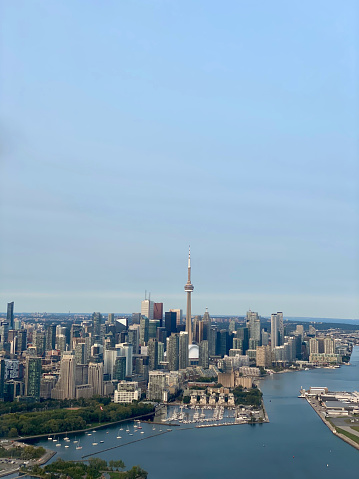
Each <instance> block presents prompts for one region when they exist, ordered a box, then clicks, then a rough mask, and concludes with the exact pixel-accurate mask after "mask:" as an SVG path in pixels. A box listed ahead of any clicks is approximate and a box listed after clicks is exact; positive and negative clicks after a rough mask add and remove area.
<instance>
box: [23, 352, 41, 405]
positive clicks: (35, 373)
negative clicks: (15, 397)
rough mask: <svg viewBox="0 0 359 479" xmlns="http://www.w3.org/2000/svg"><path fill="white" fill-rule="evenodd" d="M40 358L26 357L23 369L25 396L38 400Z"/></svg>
mask: <svg viewBox="0 0 359 479" xmlns="http://www.w3.org/2000/svg"><path fill="white" fill-rule="evenodd" d="M40 382H41V358H34V357H27V358H26V369H25V396H30V397H33V398H35V400H36V401H40Z"/></svg>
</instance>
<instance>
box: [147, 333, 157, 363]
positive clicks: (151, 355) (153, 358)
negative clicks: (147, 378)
mask: <svg viewBox="0 0 359 479" xmlns="http://www.w3.org/2000/svg"><path fill="white" fill-rule="evenodd" d="M147 354H148V365H149V369H150V371H154V370H155V369H158V341H157V339H154V338H152V339H150V340H149V341H148V346H147Z"/></svg>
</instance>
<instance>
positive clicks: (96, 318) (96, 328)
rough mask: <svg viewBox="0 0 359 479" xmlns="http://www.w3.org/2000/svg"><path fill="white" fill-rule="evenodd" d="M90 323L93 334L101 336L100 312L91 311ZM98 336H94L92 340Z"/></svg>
mask: <svg viewBox="0 0 359 479" xmlns="http://www.w3.org/2000/svg"><path fill="white" fill-rule="evenodd" d="M92 324H93V336H98V338H99V337H100V336H101V324H102V314H101V313H93V315H92ZM98 338H94V341H95V340H97V339H98Z"/></svg>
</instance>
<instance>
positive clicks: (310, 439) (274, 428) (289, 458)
mask: <svg viewBox="0 0 359 479" xmlns="http://www.w3.org/2000/svg"><path fill="white" fill-rule="evenodd" d="M358 371H359V347H355V348H354V351H353V355H352V358H351V365H350V366H345V367H341V368H336V369H312V370H309V371H300V372H288V373H283V374H273V375H271V376H268V377H267V378H265V379H264V380H262V381H260V388H261V390H262V392H263V396H264V404H265V408H266V411H267V413H268V416H269V418H270V422H269V423H268V424H255V425H254V426H252V425H246V424H244V425H242V426H241V427H228V426H229V425H227V424H224V423H231V424H234V417H232V418H231V417H229V418H227V415H229V416H230V415H233V414H234V411H233V410H228V411H227V413H226V411H224V414H223V419H222V420H221V426H222V427H216V426H214V424H216V422H215V421H208V422H207V421H204V422H196V423H190V424H183V423H179V422H178V421H177V420H176V421H175V420H174V421H171V423H170V424H171V425H170V426H167V425H166V424H165V422H162V421H161V422H160V424H155V423H147V422H144V421H141V424H140V427H142V429H141V430H139V429H138V427H137V428H134V425H137V426H138V423H135V422H134V421H127V422H124V423H123V425H121V428H122V429H123V430H122V431H121V430H119V427H118V425H114V426H112V427H108V428H107V429H102V430H97V433H96V434H97V438H98V440H103V441H104V443H103V444H101V446H102V447H100V446H97V447H93V446H92V440H91V439H92V438H91V436H90V437H88V436H87V434H86V433H83V434H79V433H76V437H77V440H80V444H81V446H83V449H82V450H77V449H76V448H75V444H74V445H72V444H71V447H70V448H68V449H65V448H63V447H60V448H57V447H56V442H54V441H49V440H48V439H47V437H48V436H46V437H44V438H43V439H41V440H40V441H37V443H36V444H37V445H42V446H44V447H47V448H51V449H52V450H53V451H55V452H57V454H56V456H55V457H62V458H63V459H69V460H79V459H83V458H85V456H86V457H87V456H88V455H89V454H90V456H88V457H101V458H103V459H105V460H108V461H109V460H111V459H118V458H121V459H122V460H124V462H125V463H126V466H129V467H131V466H132V465H136V464H138V463H139V462H140V463H141V466H142V467H144V468H145V469H146V470H147V471H149V478H151V477H153V478H156V479H168V470H171V478H172V479H182V478H183V477H187V478H189V479H192V478H193V479H198V478H199V477H207V478H209V479H216V478H217V477H223V476H226V475H227V476H228V477H231V476H236V474H238V464H239V463H240V464H241V475H242V474H243V475H248V477H251V476H253V467H254V466H253V465H254V464H255V470H256V477H259V476H260V475H265V476H266V478H268V479H276V478H278V477H281V475H282V472H283V470H286V474H287V475H288V477H291V479H292V478H293V479H302V478H303V475H304V476H307V477H314V476H318V477H321V475H323V474H325V477H326V479H337V478H338V477H344V476H347V477H353V476H352V471H355V470H357V468H358V467H359V452H358V451H357V450H356V449H354V448H353V447H351V446H350V445H349V444H346V443H345V442H344V441H342V440H341V439H339V438H338V437H337V436H336V435H335V434H333V433H332V432H331V431H330V430H329V429H328V428H327V427H326V426H325V425H324V424H323V422H322V421H321V419H319V417H318V415H317V414H316V413H315V412H314V411H313V409H312V408H309V407H308V405H307V403H306V401H303V400H302V399H299V398H298V391H299V390H300V388H301V386H304V387H306V389H309V387H310V386H311V385H316V384H320V385H323V384H324V385H326V386H327V387H328V389H329V390H332V391H337V390H342V391H355V390H358ZM161 409H163V416H161V417H162V419H165V420H167V418H172V416H173V415H174V413H176V415H177V418H178V417H180V415H181V412H183V413H184V416H185V420H187V419H186V414H188V415H189V416H188V419H189V420H193V415H194V414H195V412H197V413H199V419H201V417H200V416H201V414H202V410H201V409H200V410H198V409H197V410H196V409H195V408H194V409H191V408H183V411H181V408H180V407H179V406H168V407H167V406H166V407H164V408H161ZM203 413H204V414H205V416H206V417H213V413H214V411H213V409H212V410H210V409H204V411H203ZM217 414H218V413H217ZM175 417H176V416H175ZM202 419H203V418H202ZM177 423H178V424H177ZM217 424H218V423H217ZM207 425H213V426H212V427H197V426H207ZM121 428H120V429H121ZM167 429H171V431H168V430H167ZM126 430H128V431H130V432H131V433H132V434H133V436H129V433H128V432H126ZM133 430H135V431H136V430H137V432H133ZM140 431H143V432H144V434H140ZM107 432H108V433H107ZM119 433H120V435H122V439H117V438H116V437H117V435H118V434H119ZM68 436H69V438H70V439H72V435H71V434H68ZM74 437H75V435H73V439H74ZM73 439H72V440H73ZM213 444H216V454H213V455H211V454H208V451H210V450H213ZM278 452H280V461H278ZM185 456H186V458H187V461H183V459H182V458H183V457H185ZM203 456H205V457H206V461H205V462H203V461H201V460H199V458H200V457H203ZM293 456H295V457H294V458H293ZM139 457H140V458H141V461H139ZM218 458H220V459H221V460H220V461H219V460H218ZM327 464H328V467H327Z"/></svg>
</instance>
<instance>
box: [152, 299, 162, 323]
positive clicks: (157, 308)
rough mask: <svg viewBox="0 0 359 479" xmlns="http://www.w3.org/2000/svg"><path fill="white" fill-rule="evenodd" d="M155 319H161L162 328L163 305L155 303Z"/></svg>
mask: <svg viewBox="0 0 359 479" xmlns="http://www.w3.org/2000/svg"><path fill="white" fill-rule="evenodd" d="M153 319H159V320H160V321H161V324H160V326H162V320H163V303H154V304H153Z"/></svg>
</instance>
